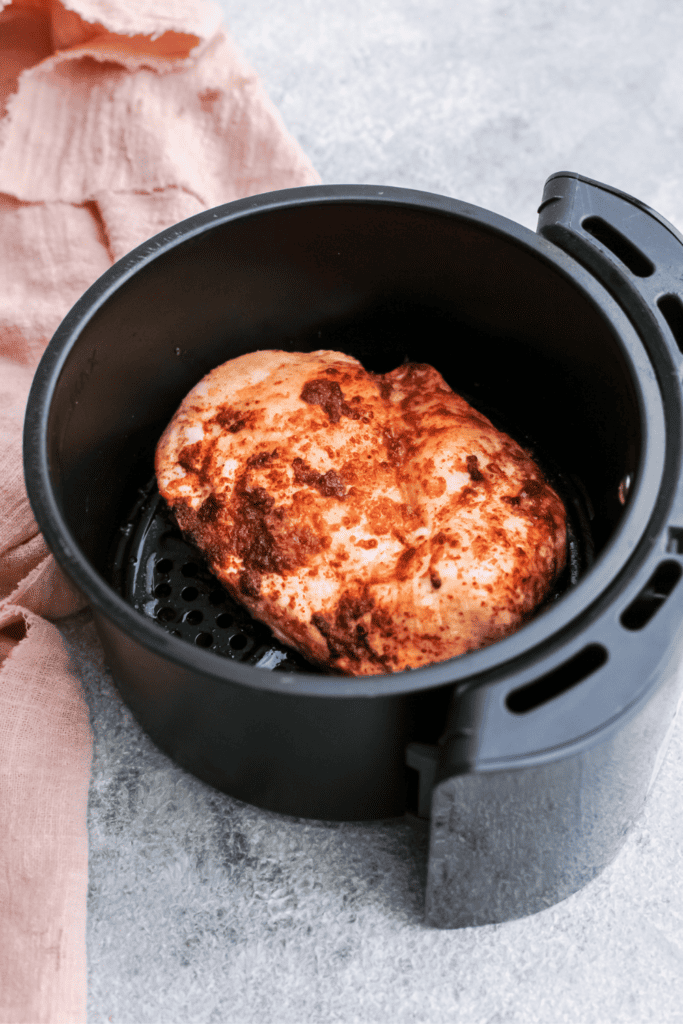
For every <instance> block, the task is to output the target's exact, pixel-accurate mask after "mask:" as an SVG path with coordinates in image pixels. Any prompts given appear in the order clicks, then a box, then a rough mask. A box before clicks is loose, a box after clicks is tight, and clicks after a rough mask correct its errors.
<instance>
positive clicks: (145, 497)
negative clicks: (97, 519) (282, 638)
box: [113, 480, 320, 672]
mask: <svg viewBox="0 0 683 1024" xmlns="http://www.w3.org/2000/svg"><path fill="white" fill-rule="evenodd" d="M138 494H139V501H138V502H137V503H136V505H135V507H134V508H133V510H132V511H131V514H130V516H129V517H128V519H127V521H126V523H125V524H124V525H123V526H122V527H121V539H120V541H119V542H118V544H117V550H116V552H115V555H114V564H113V582H114V584H115V586H116V589H117V590H118V591H119V593H120V594H121V596H122V597H123V598H124V599H125V600H126V601H127V602H128V603H129V604H132V605H133V607H134V608H135V609H136V610H137V611H139V612H141V613H142V614H143V615H145V616H146V617H147V618H149V619H152V620H153V621H154V622H156V623H158V624H159V625H160V626H162V627H163V629H165V630H166V631H167V632H169V633H170V634H171V635H172V636H179V637H182V638H183V640H187V641H188V642H189V643H191V644H195V645H196V646H197V647H204V648H210V649H211V650H212V651H215V652H216V654H222V655H224V656H225V657H228V658H232V659H234V660H236V661H242V662H245V663H246V664H248V665H255V666H258V667H259V668H267V669H274V668H279V669H282V670H284V671H288V672H312V671H320V670H319V669H314V668H313V666H311V665H309V664H308V662H306V661H305V660H304V659H303V658H302V657H301V655H300V654H298V653H297V652H296V651H293V650H291V648H289V647H286V646H285V645H284V644H281V643H280V642H279V641H278V640H276V639H275V637H274V636H273V634H272V633H271V631H270V629H268V627H267V626H264V625H263V624H262V623H260V622H256V620H254V619H252V618H251V616H250V615H249V613H248V612H247V611H245V610H244V608H241V607H240V605H238V604H237V603H236V602H235V601H233V600H232V598H231V597H230V596H229V594H228V593H227V592H226V591H225V590H224V589H223V587H222V586H221V584H220V582H219V581H218V579H217V578H216V577H215V576H214V575H213V573H212V572H211V571H210V569H209V568H208V566H207V564H206V560H205V559H204V557H203V555H202V554H201V553H200V552H199V551H198V550H197V548H196V547H194V545H192V544H190V543H189V542H188V541H187V540H185V538H184V537H183V536H182V534H181V532H180V530H179V528H178V526H177V524H176V522H175V519H174V517H173V515H172V513H171V512H170V510H169V509H168V506H167V505H166V502H165V501H164V500H163V498H162V497H161V496H160V494H159V492H158V490H157V487H156V481H155V480H152V481H151V482H150V483H149V484H148V485H147V487H144V488H141V489H140V491H139V492H138Z"/></svg>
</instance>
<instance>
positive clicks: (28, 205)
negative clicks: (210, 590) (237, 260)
mask: <svg viewBox="0 0 683 1024" xmlns="http://www.w3.org/2000/svg"><path fill="white" fill-rule="evenodd" d="M319 181H320V178H319V177H318V175H317V174H316V172H315V170H314V168H313V166H312V164H311V163H310V161H309V160H308V158H307V157H306V156H305V154H304V153H303V152H302V150H301V149H300V147H299V146H298V144H297V143H296V141H295V140H294V139H293V138H292V137H291V135H290V134H289V133H288V131H287V129H286V128H285V126H284V124H283V122H282V120H281V118H280V116H279V114H278V112H277V110H276V109H275V107H274V106H273V104H272V103H271V102H270V100H269V98H268V96H267V94H266V92H265V90H264V87H263V85H262V83H261V81H260V79H259V78H258V76H257V75H256V73H255V72H254V71H253V69H252V68H251V67H250V66H249V64H248V63H247V62H246V61H245V60H244V58H243V57H242V55H241V54H240V53H239V51H238V50H237V48H236V47H235V45H234V44H233V42H232V41H231V39H230V37H229V35H228V34H227V33H226V32H225V31H224V30H223V29H222V27H221V11H220V8H219V7H218V6H217V5H216V4H214V3H210V2H208V0H164V2H163V3H159V2H158V0H62V2H57V0H9V2H8V0H4V2H3V0H0V281H1V282H2V287H1V288H0V1022H6V1024H42V1022H59V1024H67V1022H71V1021H74V1022H76V1021H84V1020H85V1019H86V958H85V921H86V894H87V858H88V849H87V831H86V811H87V794H88V782H89V772H90V763H91V757H92V737H91V730H90V724H89V717H88V709H87V706H86V704H85V701H84V699H83V696H82V693H81V688H80V683H79V681H78V679H77V678H76V677H75V675H74V674H73V672H72V670H71V667H70V664H69V658H68V652H67V650H66V648H65V646H64V644H63V641H62V638H61V634H60V633H59V631H58V630H57V628H56V627H55V626H54V625H53V624H52V621H54V620H55V619H59V618H60V617H62V616H65V615H69V614H71V613H73V612H75V611H77V610H78V609H79V608H82V607H83V606H84V600H83V598H82V596H81V595H79V594H78V593H77V592H76V591H75V589H74V588H72V587H71V586H70V584H69V583H68V581H67V580H66V579H65V578H64V576H63V575H62V573H61V571H60V570H59V569H58V567H57V566H56V564H55V562H54V560H53V558H52V556H51V555H50V553H49V551H48V549H47V546H46V544H45V541H44V540H43V538H42V536H41V534H40V532H39V530H38V526H37V524H36V522H35V519H34V517H33V514H32V512H31V509H30V506H29V503H28V499H27V496H26V489H25V486H24V478H23V467H22V427H23V417H24V410H25V405H26V399H27V396H28V392H29V389H30V386H31V380H32V378H33V373H34V371H35V368H36V366H37V364H38V362H39V360H40V357H41V355H42V353H43V351H44V349H45V346H46V345H47V343H48V341H49V339H50V337H51V336H52V334H53V332H54V331H55V329H56V327H57V326H58V324H59V323H60V321H61V320H62V318H63V317H64V315H65V314H66V313H67V312H68V310H69V309H70V308H71V306H72V305H73V304H74V302H75V301H76V300H77V299H78V298H79V297H80V295H81V294H82V293H83V292H84V291H85V289H86V288H87V287H88V286H89V285H91V284H92V283H93V281H94V280H96V279H97V277H99V276H100V274H102V273H103V272H104V271H105V270H107V269H108V267H110V266H111V264H112V263H113V262H115V261H116V260H117V259H119V258H120V257H121V256H123V255H124V254H125V253H127V252H128V251H129V250H130V249H131V248H133V247H134V246H136V245H138V244H139V243H141V242H143V241H144V240H145V239H147V238H149V237H150V236H151V235H153V234H155V233H157V232H158V231H161V230H163V229H164V228H166V227H168V226H169V225H171V224H174V223H176V222H178V221H179V220H183V219H184V218H186V217H189V216H191V215H192V214H194V213H197V212H199V211H200V210H204V209H207V208H209V207H211V206H216V205H219V204H221V203H225V202H229V201H231V200H233V199H238V198H242V197H244V196H248V195H255V194H258V193H260V192H266V191H269V190H271V189H279V188H291V187H296V186H300V185H310V184H316V183H318V182H319Z"/></svg>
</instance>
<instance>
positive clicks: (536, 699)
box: [505, 644, 608, 715]
mask: <svg viewBox="0 0 683 1024" xmlns="http://www.w3.org/2000/svg"><path fill="white" fill-rule="evenodd" d="M607 658H608V654H607V651H606V650H605V648H604V647H602V645H601V644H589V645H588V647H584V649H583V650H582V651H579V653H578V654H575V655H574V657H573V658H570V659H569V661H565V663H564V664H563V665H559V666H558V667H557V668H554V669H553V670H552V672H547V673H546V674H545V675H544V676H541V678H540V679H534V681H533V683H527V684H526V685H525V686H520V687H519V688H518V689H516V690H513V691H512V692H511V693H509V694H508V695H507V697H506V698H505V704H506V705H507V708H508V710H509V711H512V712H513V714H515V715H523V714H526V712H527V711H533V710H534V708H537V707H539V706H540V705H541V704H545V703H546V702H547V701H549V700H552V699H553V698H554V697H559V695H560V694H561V693H566V691H567V690H571V688H572V687H573V686H576V685H577V684H578V683H582V682H583V680H584V679H587V678H588V676H590V675H592V674H593V673H594V672H597V670H598V669H599V668H602V666H603V665H604V664H605V662H606V661H607Z"/></svg>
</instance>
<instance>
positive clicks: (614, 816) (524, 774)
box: [426, 172, 683, 928]
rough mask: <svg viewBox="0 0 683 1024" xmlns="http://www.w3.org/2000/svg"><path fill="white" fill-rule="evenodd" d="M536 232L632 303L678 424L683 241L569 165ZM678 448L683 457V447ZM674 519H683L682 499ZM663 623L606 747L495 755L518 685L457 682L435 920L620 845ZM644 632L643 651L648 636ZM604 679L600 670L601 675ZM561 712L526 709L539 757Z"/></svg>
mask: <svg viewBox="0 0 683 1024" xmlns="http://www.w3.org/2000/svg"><path fill="white" fill-rule="evenodd" d="M538 233H539V234H540V235H542V236H543V237H544V238H546V239H547V240H548V241H549V242H552V243H553V244H554V245H555V246H557V247H558V248H560V249H562V250H563V251H564V252H566V253H567V254H568V255H569V256H570V257H572V259H573V260H575V261H576V262H577V263H579V264H581V265H582V266H583V267H584V268H585V269H587V270H588V271H589V272H590V273H591V274H592V275H593V277H594V278H595V279H596V280H597V281H599V282H600V284H601V285H602V286H603V287H604V288H605V289H606V290H607V291H608V292H609V293H610V294H611V295H612V297H613V298H614V299H615V301H616V302H617V303H618V304H619V306H621V308H622V309H623V311H624V313H625V314H626V316H627V317H628V318H629V319H630V321H631V323H632V324H633V326H634V327H635V329H636V331H637V332H638V333H639V335H640V337H641V339H642V340H643V342H644V343H645V345H646V347H647V350H648V354H649V357H650V359H651V362H652V366H653V368H654V371H655V374H656V376H657V378H658V384H659V388H660V391H661V393H662V397H663V399H664V405H665V407H666V408H667V409H668V410H669V415H670V416H672V417H673V418H675V419H676V422H677V423H678V421H679V420H680V412H681V390H680V376H681V369H682V368H683V236H681V234H680V233H679V232H678V231H676V229H675V228H674V227H673V226H672V225H671V224H669V223H668V222H667V221H666V220H665V219H664V218H663V217H661V216H660V215H659V214H657V213H656V212H655V211H654V210H651V209H650V208H649V207H648V206H646V205H645V204H644V203H641V202H639V201H638V200H637V199H634V198H633V197H632V196H629V195H626V194H625V193H623V192H620V191H618V190H617V189H614V188H611V187H610V186H607V185H603V184H601V183H600V182H597V181H592V180H591V179H589V178H584V177H582V176H581V175H579V174H574V173H571V172H560V173H558V174H554V175H552V177H550V178H549V179H548V181H547V182H546V185H545V190H544V194H543V200H542V202H541V205H540V207H539V221H538ZM673 367H675V368H676V371H677V372H672V369H673ZM670 447H671V450H672V457H673V459H674V461H677V460H678V459H679V458H680V457H681V451H680V446H678V445H677V444H676V445H674V444H672V445H671V446H670ZM676 514H677V515H683V502H682V501H681V499H680V497H679V498H678V501H677V512H676ZM678 521H680V520H678ZM681 553H683V552H681ZM657 621H658V634H657V636H658V639H659V640H661V639H662V635H661V630H662V629H663V628H664V627H665V632H666V633H667V636H666V637H665V638H664V640H663V641H662V643H663V648H664V649H666V650H670V652H672V653H671V658H670V663H667V666H666V670H665V671H664V670H663V669H662V666H661V665H660V666H659V668H658V670H657V671H658V673H659V676H660V677H661V678H660V680H659V684H658V688H657V696H656V699H655V698H652V699H650V700H648V701H645V702H643V704H642V707H640V710H639V711H638V713H637V714H635V713H634V714H633V715H632V716H631V717H629V718H624V720H623V722H622V723H621V724H620V728H619V729H616V728H615V729H614V730H612V732H609V731H605V733H604V737H603V738H601V739H600V742H596V743H595V744H591V743H586V744H585V745H584V746H583V747H582V746H581V744H579V743H578V738H579V733H577V743H576V744H575V747H572V749H571V750H566V752H565V753H563V754H562V755H561V756H556V754H555V753H554V752H553V751H552V750H550V751H547V752H546V753H539V754H538V756H536V755H534V756H528V757H527V756H520V757H512V756H507V751H508V748H509V744H508V743H507V742H506V743H505V744H502V746H501V748H500V749H501V756H500V757H493V758H492V759H491V757H492V753H495V750H496V742H495V740H496V735H499V736H500V735H504V737H505V738H506V739H507V736H508V730H509V728H510V720H511V716H510V715H509V714H507V718H506V712H505V706H504V705H505V694H506V692H507V691H508V690H509V688H510V680H509V679H508V678H505V679H500V678H499V679H498V680H497V681H496V680H490V681H489V684H488V685H486V686H476V685H474V686H473V685H471V684H470V685H467V684H463V685H461V686H460V687H456V688H455V690H454V692H453V696H452V700H451V703H450V707H449V711H448V714H447V716H446V722H445V728H444V731H443V734H442V736H441V739H440V741H439V746H438V748H436V750H435V751H434V754H433V758H434V761H435V765H434V769H433V776H434V783H433V789H432V793H431V801H430V803H431V824H430V857H429V871H428V880H427V890H426V919H427V922H428V923H429V924H432V925H436V926H437V927H446V928H453V927H461V926H472V925H477V924H489V923H492V922H498V921H506V920H510V919H511V918H515V917H521V916H524V915H525V914H529V913H534V912H537V911H539V910H541V909H543V908H544V907H546V906H549V905H551V904H552V903H555V902H557V901H558V900H559V899H562V898H564V897H565V896H567V895H569V894H570V893H571V892H575V891H576V890H577V889H578V888H580V887H581V886H582V885H585V884H586V882H587V881H588V880H589V879H590V878H592V877H594V876H595V875H596V874H597V873H598V871H599V870H600V869H601V867H602V866H604V865H605V864H607V863H609V861H610V860H611V859H612V857H613V856H614V855H615V854H616V851H617V850H618V849H619V847H620V845H621V843H622V842H623V837H624V835H625V834H626V831H627V830H628V827H629V825H630V822H631V821H632V820H633V818H634V816H635V815H636V814H637V813H638V812H639V810H640V807H641V806H642V801H643V799H644V795H643V787H644V785H645V782H646V781H647V780H645V781H643V780H642V779H640V777H639V772H640V773H641V774H642V771H643V770H644V769H643V766H644V765H646V764H649V762H648V761H647V758H646V757H645V756H644V754H643V757H642V764H641V763H640V762H639V761H638V757H640V756H641V754H642V753H643V752H646V751H647V750H649V748H650V747H651V746H652V742H653V739H652V738H653V737H655V736H659V735H660V733H662V731H663V729H664V727H665V725H666V724H667V723H668V722H669V721H670V720H671V718H672V717H673V711H672V709H675V706H676V703H677V700H678V697H679V690H680V686H679V683H678V663H677V662H676V664H674V661H675V659H674V657H673V652H675V651H677V650H679V649H680V643H679V640H677V639H676V637H678V636H679V634H680V619H679V616H678V614H677V606H674V605H673V603H671V604H669V605H668V606H667V607H666V608H665V610H664V611H663V612H662V613H660V617H659V619H658V620H657ZM669 633H670V634H671V635H670V636H669ZM640 641H641V642H640V644H639V649H642V651H643V652H645V649H646V647H647V644H646V643H645V642H644V641H645V638H644V637H643V636H642V635H640ZM650 642H652V641H650ZM645 657H646V656H645V653H643V659H645ZM648 664H649V662H648ZM639 669H640V666H638V667H636V666H634V671H636V672H638V671H639ZM645 671H646V666H645V664H644V665H643V672H644V673H645ZM662 673H663V674H662ZM599 677H600V672H599V671H596V672H595V675H594V677H592V678H593V680H594V681H595V680H596V679H599ZM662 680H663V681H662ZM586 685H589V686H590V685H591V684H590V680H589V681H588V682H587V683H586ZM667 701H668V703H667ZM539 716H540V717H539ZM556 716H557V710H556V708H553V705H552V702H550V703H549V704H548V705H547V706H543V707H541V708H539V709H537V710H536V711H535V712H534V713H533V714H530V715H529V716H525V715H520V716H519V722H518V723H517V725H518V727H519V729H520V730H521V731H520V736H521V740H520V743H521V741H523V740H525V739H528V742H529V746H528V748H527V749H528V751H529V753H530V755H531V754H532V752H533V751H535V750H536V746H537V741H538V732H539V730H540V731H541V734H542V735H544V736H545V735H547V732H546V726H547V725H548V724H549V723H550V724H552V721H553V719H554V717H556ZM541 718H544V721H543V722H542V723H541V724H539V722H541ZM501 730H502V732H501ZM525 730H526V732H525ZM585 733H586V734H587V733H588V728H586V730H585ZM522 745H523V744H522ZM518 746H519V744H518ZM557 749H558V750H559V749H560V748H557ZM503 755H506V756H503ZM648 756H649V755H648ZM606 766H609V770H607V768H606ZM655 771H656V768H655ZM653 777H654V774H653V775H652V778H653Z"/></svg>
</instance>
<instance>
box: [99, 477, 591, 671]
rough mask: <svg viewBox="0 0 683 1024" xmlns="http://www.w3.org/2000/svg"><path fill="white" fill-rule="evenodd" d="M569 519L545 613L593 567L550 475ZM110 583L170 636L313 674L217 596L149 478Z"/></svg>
mask: <svg viewBox="0 0 683 1024" xmlns="http://www.w3.org/2000/svg"><path fill="white" fill-rule="evenodd" d="M549 476H550V478H551V482H552V484H553V486H554V487H555V488H556V490H557V491H558V493H559V494H560V496H561V497H562V499H563V500H564V502H565V506H566V508H567V512H568V527H567V536H568V550H569V558H568V564H567V568H566V569H565V570H564V572H563V573H562V575H561V577H560V578H559V579H558V581H557V584H556V585H555V588H554V590H553V591H552V593H551V594H550V595H549V597H548V598H547V599H546V601H545V602H544V606H545V605H547V604H549V603H550V602H552V601H556V600H557V599H558V598H559V597H561V596H562V594H563V593H564V592H565V591H566V590H567V589H568V588H569V587H571V586H573V585H574V584H575V583H576V582H577V581H578V579H579V577H580V576H581V575H582V574H583V572H584V571H585V569H586V568H587V567H588V566H589V565H590V563H591V561H592V542H591V538H590V529H589V525H588V518H587V516H586V514H585V509H584V502H583V499H582V497H581V495H580V493H579V492H578V491H577V490H576V488H574V487H573V486H572V485H571V484H570V483H569V482H568V481H567V480H566V478H564V477H562V476H560V475H559V474H557V473H552V474H549ZM112 582H113V584H114V587H115V589H116V590H117V591H118V592H119V593H120V594H121V596H122V597H123V598H124V600H125V601H127V602H128V603H129V604H131V605H132V606H133V607H134V608H135V609H136V610H137V611H139V612H140V613H141V614H142V615H145V616H146V617H147V618H149V619H152V620H153V621H154V622H156V623H157V624H158V625H159V626H161V627H162V628H163V629H165V630H166V631H167V632H169V633H170V634H171V635H172V636H177V637H182V639H183V640H186V641H187V642H188V643H191V644H195V645H196V646H197V647H204V648H207V649H211V650H212V651H215V652H216V654H221V655H223V656H224V657H228V658H232V659H233V660H236V661H241V662H245V663H246V664H248V665H254V666H257V667H258V668H265V669H279V670H281V671H286V672H313V671H315V672H319V671H320V669H319V668H315V667H314V666H312V665H310V664H309V663H308V662H307V661H305V659H304V658H303V657H302V656H301V655H300V654H299V653H298V652H296V651H294V650H292V649H291V648H290V647H287V646H285V645H284V644H282V643H280V641H278V640H276V639H275V637H274V636H273V634H272V633H271V631H270V629H269V628H268V627H267V626H265V625H263V624H262V623H260V622H257V621H256V620H255V619H252V617H251V616H250V615H249V613H248V612H247V611H246V610H245V609H244V608H242V607H241V606H240V605H238V604H237V603H236V602H235V601H233V599H232V598H231V597H230V596H229V595H228V593H227V592H226V591H225V590H224V589H223V587H222V586H221V584H220V582H219V581H218V579H217V578H216V577H215V576H214V575H213V573H212V572H211V571H210V569H209V568H208V566H207V563H206V560H205V559H204V556H203V555H202V554H201V553H200V552H199V551H198V550H197V548H196V547H195V546H194V545H193V544H191V543H190V542H189V541H187V540H186V539H185V538H184V537H183V536H182V534H181V532H180V529H179V528H178V526H177V524H176V522H175V518H174V517H173V515H172V513H171V512H170V510H169V508H168V506H167V505H166V502H165V501H164V500H163V498H162V497H161V496H160V494H159V491H158V490H157V486H156V480H155V479H152V480H151V481H149V483H148V484H147V485H146V486H145V487H141V488H140V489H139V491H138V500H137V501H136V503H135V505H134V507H133V508H132V510H131V512H130V515H129V516H128V518H127V519H126V521H125V523H124V524H123V525H122V526H121V529H120V533H119V537H118V539H117V542H116V545H115V549H114V552H113V561H112Z"/></svg>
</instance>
